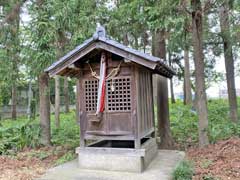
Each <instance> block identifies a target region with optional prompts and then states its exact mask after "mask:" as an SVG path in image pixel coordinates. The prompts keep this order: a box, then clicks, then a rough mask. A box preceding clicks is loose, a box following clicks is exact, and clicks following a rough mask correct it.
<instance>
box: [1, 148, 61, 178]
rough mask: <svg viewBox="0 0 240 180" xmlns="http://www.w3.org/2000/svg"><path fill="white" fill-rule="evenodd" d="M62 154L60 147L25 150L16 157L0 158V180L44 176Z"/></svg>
mask: <svg viewBox="0 0 240 180" xmlns="http://www.w3.org/2000/svg"><path fill="white" fill-rule="evenodd" d="M63 154H64V150H63V149H62V148H61V147H57V148H56V147H47V148H39V149H25V150H23V151H22V152H19V153H18V154H17V155H16V156H0V180H32V179H34V178H37V177H39V176H41V175H42V174H44V173H45V172H46V170H47V169H48V168H50V167H52V166H54V163H55V162H56V160H57V159H58V158H59V157H61V156H62V155H63Z"/></svg>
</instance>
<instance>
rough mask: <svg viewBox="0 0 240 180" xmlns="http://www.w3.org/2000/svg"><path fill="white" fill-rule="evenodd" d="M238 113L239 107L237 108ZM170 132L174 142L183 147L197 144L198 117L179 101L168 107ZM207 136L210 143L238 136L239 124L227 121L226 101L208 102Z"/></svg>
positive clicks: (213, 100) (239, 133)
mask: <svg viewBox="0 0 240 180" xmlns="http://www.w3.org/2000/svg"><path fill="white" fill-rule="evenodd" d="M239 112H240V107H239ZM170 119H171V130H172V134H173V137H174V139H175V141H176V142H177V143H179V144H181V145H184V146H185V147H186V146H187V145H189V144H190V145H191V144H196V143H197V142H198V117H197V113H196V111H195V110H193V108H191V107H189V106H185V105H183V103H182V102H181V101H177V102H176V104H171V105H170ZM208 119H209V128H208V135H209V140H210V142H211V143H215V142H216V141H218V140H223V139H228V138H229V137H231V136H240V124H239V123H238V124H236V123H232V122H231V120H230V119H229V108H228V101H227V99H211V100H209V101H208Z"/></svg>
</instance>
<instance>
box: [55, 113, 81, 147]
mask: <svg viewBox="0 0 240 180" xmlns="http://www.w3.org/2000/svg"><path fill="white" fill-rule="evenodd" d="M51 127H52V129H51V134H52V143H53V144H54V145H64V146H70V147H76V146H78V145H79V139H80V136H79V134H80V133H79V124H78V123H77V122H76V114H75V112H74V111H72V112H70V113H68V114H61V116H60V127H59V128H56V126H55V124H54V121H51Z"/></svg>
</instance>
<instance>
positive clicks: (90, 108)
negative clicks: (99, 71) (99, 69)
mask: <svg viewBox="0 0 240 180" xmlns="http://www.w3.org/2000/svg"><path fill="white" fill-rule="evenodd" d="M84 86H85V105H86V111H87V112H96V110H97V91H98V80H97V79H89V80H85V82H84Z"/></svg>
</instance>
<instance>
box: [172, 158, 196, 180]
mask: <svg viewBox="0 0 240 180" xmlns="http://www.w3.org/2000/svg"><path fill="white" fill-rule="evenodd" d="M193 173H194V171H193V166H192V164H191V163H190V162H189V161H186V160H184V161H182V162H180V164H179V165H178V166H177V168H176V169H175V171H174V172H173V180H191V179H192V176H193Z"/></svg>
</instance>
